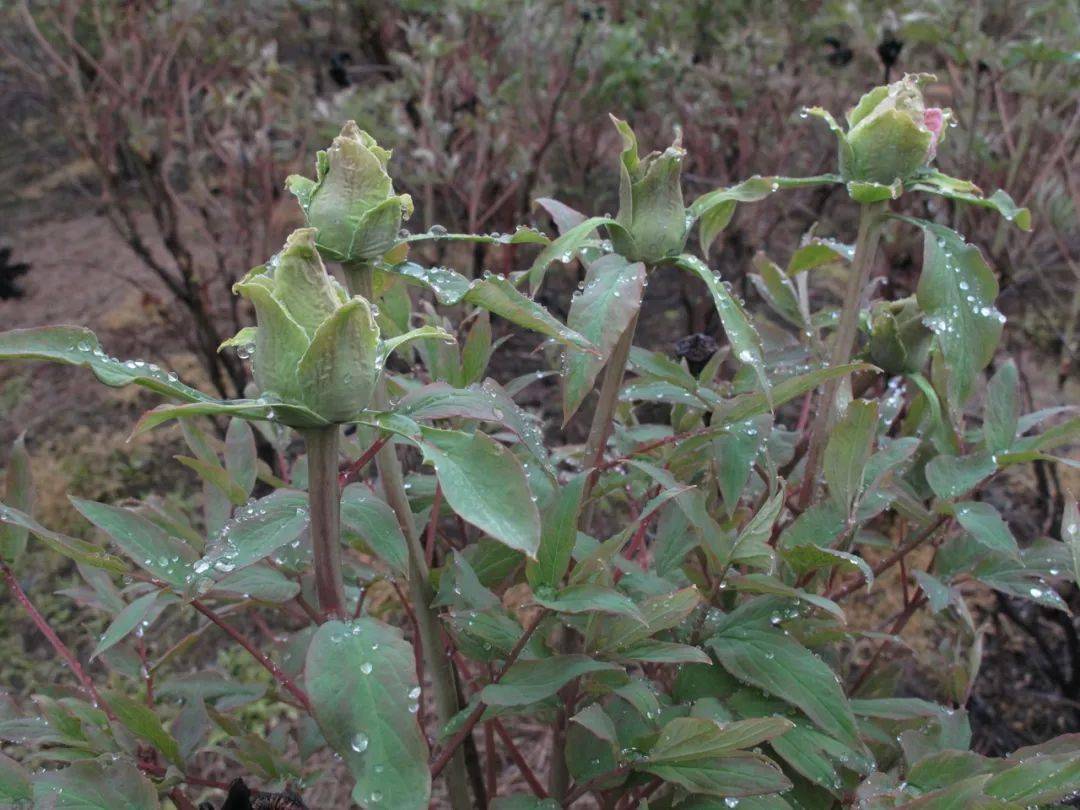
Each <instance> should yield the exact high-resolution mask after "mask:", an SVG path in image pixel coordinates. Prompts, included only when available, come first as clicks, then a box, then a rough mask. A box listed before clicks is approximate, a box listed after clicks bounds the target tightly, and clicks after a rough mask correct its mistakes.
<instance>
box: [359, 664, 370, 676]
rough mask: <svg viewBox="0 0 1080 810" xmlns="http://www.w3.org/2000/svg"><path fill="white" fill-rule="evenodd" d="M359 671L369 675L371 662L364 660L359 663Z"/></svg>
mask: <svg viewBox="0 0 1080 810" xmlns="http://www.w3.org/2000/svg"><path fill="white" fill-rule="evenodd" d="M360 671H361V672H362V673H363V674H365V675H370V674H371V662H370V661H365V662H364V663H362V664H361V665H360Z"/></svg>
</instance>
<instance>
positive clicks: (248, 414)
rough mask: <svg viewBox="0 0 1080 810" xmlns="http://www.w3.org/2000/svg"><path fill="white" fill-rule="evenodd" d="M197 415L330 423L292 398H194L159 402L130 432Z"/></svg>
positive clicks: (291, 424) (300, 424)
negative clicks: (216, 399)
mask: <svg viewBox="0 0 1080 810" xmlns="http://www.w3.org/2000/svg"><path fill="white" fill-rule="evenodd" d="M196 416H235V417H239V418H240V419H248V420H252V421H259V420H265V421H276V422H281V423H282V424H284V425H288V426H289V427H295V428H303V427H325V426H326V425H327V424H329V423H328V422H327V421H326V420H325V419H323V418H322V417H321V416H319V415H318V414H317V413H315V412H314V411H312V410H311V409H309V408H307V407H305V406H303V405H298V404H296V403H292V402H281V401H280V400H276V399H271V398H269V397H262V398H260V399H233V400H230V401H228V402H218V401H210V402H192V403H189V404H187V405H158V406H157V407H156V408H152V409H150V410H149V411H147V412H146V413H144V414H143V415H142V416H141V417H140V418H139V421H138V422H136V423H135V428H134V430H132V431H131V436H132V438H134V437H135V436H139V435H141V434H143V433H145V432H146V431H148V430H152V429H153V428H156V427H157V426H158V425H162V424H164V423H165V422H169V421H171V420H173V419H191V418H192V417H196Z"/></svg>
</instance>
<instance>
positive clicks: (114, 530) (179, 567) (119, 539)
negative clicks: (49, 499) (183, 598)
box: [71, 498, 199, 588]
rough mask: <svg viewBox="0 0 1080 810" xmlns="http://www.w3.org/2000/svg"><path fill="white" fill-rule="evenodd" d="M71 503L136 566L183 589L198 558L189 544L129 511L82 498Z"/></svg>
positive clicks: (72, 499)
mask: <svg viewBox="0 0 1080 810" xmlns="http://www.w3.org/2000/svg"><path fill="white" fill-rule="evenodd" d="M71 503H72V505H73V506H74V507H75V508H76V509H77V510H78V511H79V513H80V514H81V515H82V516H83V517H84V518H86V519H87V520H89V521H90V522H91V523H93V524H94V525H95V526H97V527H98V528H99V529H101V531H103V532H105V534H107V535H108V536H109V537H110V538H111V539H112V541H113V542H114V543H116V545H117V546H118V547H119V548H120V549H121V550H122V551H123V552H124V554H126V555H127V556H128V558H129V559H130V560H131V561H132V562H134V563H135V564H136V565H137V566H139V567H140V568H142V569H144V570H146V571H149V572H150V573H151V574H153V575H154V576H155V577H157V578H158V579H160V580H162V581H163V582H167V583H168V584H169V585H172V586H173V587H176V588H182V587H183V586H184V584H185V583H186V581H187V579H188V577H189V576H190V575H191V573H192V564H193V563H194V562H195V560H196V559H198V556H199V555H198V554H197V553H196V552H195V551H194V550H193V549H192V548H191V546H189V545H188V544H187V543H185V542H184V541H182V540H179V539H177V538H175V537H171V536H169V535H168V534H166V533H165V532H164V530H162V529H161V528H160V527H159V526H158V525H157V524H155V523H152V522H151V521H149V520H147V519H146V518H144V517H143V516H142V515H139V514H136V513H135V512H132V511H131V510H130V509H124V508H122V507H118V506H110V505H108V504H104V503H95V502H94V501H84V500H80V499H79V498H71Z"/></svg>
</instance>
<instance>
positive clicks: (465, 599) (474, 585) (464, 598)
mask: <svg viewBox="0 0 1080 810" xmlns="http://www.w3.org/2000/svg"><path fill="white" fill-rule="evenodd" d="M452 563H453V564H452V565H448V566H444V567H443V569H442V572H441V576H440V578H439V593H438V596H437V598H436V599H435V602H434V605H435V606H436V607H441V606H444V605H447V606H454V607H462V606H465V607H469V608H477V609H480V610H485V609H488V608H497V607H499V606H500V605H501V604H502V603H501V602H500V601H499V597H497V596H496V595H495V594H494V593H492V592H491V590H490V589H489V588H486V587H485V586H484V583H482V582H481V581H480V577H479V576H477V574H476V570H475V569H474V568H473V567H472V565H471V564H470V563H469V560H468V558H467V557H466V556H465V555H464V554H463V553H461V552H460V551H456V550H455V551H454V552H453V559H452Z"/></svg>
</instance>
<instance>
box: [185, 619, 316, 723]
mask: <svg viewBox="0 0 1080 810" xmlns="http://www.w3.org/2000/svg"><path fill="white" fill-rule="evenodd" d="M191 606H192V607H194V608H195V609H196V610H197V611H199V613H201V614H202V615H203V616H205V617H206V618H208V619H209V620H210V621H212V622H213V623H214V624H216V625H217V626H218V627H220V628H221V629H222V630H223V631H224V632H225V634H226V635H227V636H229V637H230V638H231V639H232V640H233V641H235V642H236V643H237V644H239V645H240V646H241V647H243V648H244V649H245V650H247V651H248V652H249V653H250V654H251V657H252V658H254V659H255V660H256V661H258V662H259V663H260V664H262V665H263V667H264V668H265V669H266V671H267V672H269V673H270V674H271V675H273V676H274V679H275V680H277V682H278V683H280V684H281V685H282V686H283V687H285V689H286V690H288V692H289V693H290V694H291V695H292V696H293V697H294V698H296V699H297V701H299V703H300V705H301V706H303V707H304V709H305V710H306V711H307V713H308V714H311V701H310V700H309V699H308V696H307V692H305V691H304V690H303V689H301V688H300V687H299V686H297V685H296V684H295V683H293V681H292V679H291V678H290V677H289V676H288V675H286V674H285V673H284V672H282V671H281V668H280V667H278V665H277V664H275V663H274V662H273V661H271V660H270V659H269V658H267V657H266V656H265V655H263V654H262V653H261V652H259V649H258V648H257V647H256V646H255V645H254V644H253V643H252V642H251V641H250V640H249V639H248V638H247V636H245V635H244V634H243V633H241V632H240V631H239V630H237V629H236V628H234V627H233V626H232V625H230V624H227V623H226V622H225V620H224V619H222V618H221V617H220V616H219V615H217V614H216V613H215V612H214V611H213V610H211V609H210V608H208V607H207V606H206V605H204V604H203V603H202V602H200V601H199V600H198V599H194V600H192V602H191Z"/></svg>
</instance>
